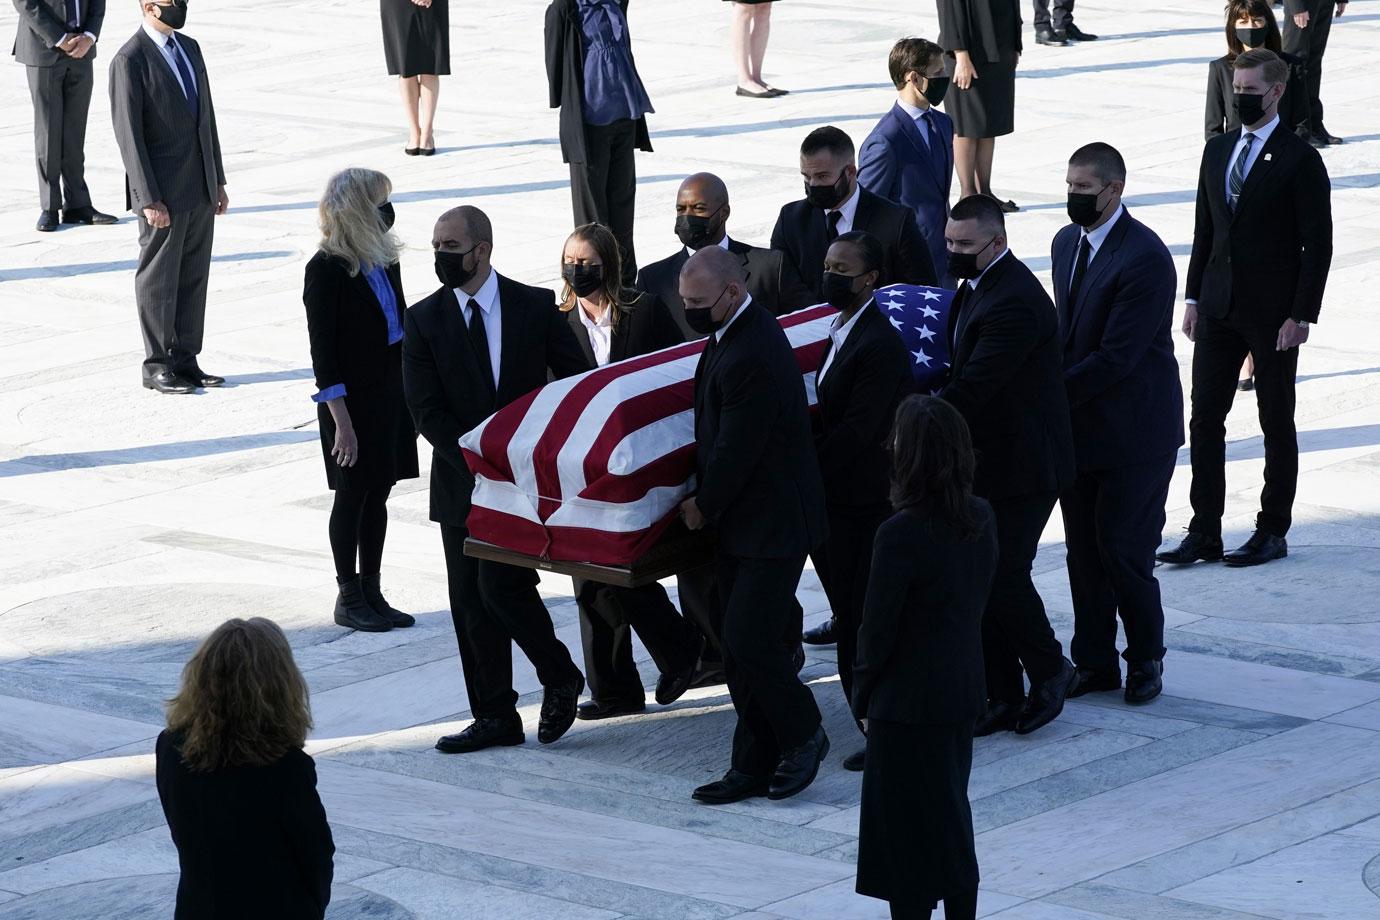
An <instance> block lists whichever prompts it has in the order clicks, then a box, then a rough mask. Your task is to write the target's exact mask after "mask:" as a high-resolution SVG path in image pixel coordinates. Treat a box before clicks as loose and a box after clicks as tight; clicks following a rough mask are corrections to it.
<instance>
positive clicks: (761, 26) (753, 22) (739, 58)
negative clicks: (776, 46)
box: [729, 0, 790, 99]
mask: <svg viewBox="0 0 1380 920" xmlns="http://www.w3.org/2000/svg"><path fill="white" fill-rule="evenodd" d="M729 2H731V3H732V4H733V24H732V25H731V26H730V28H731V29H732V31H733V60H734V61H735V62H736V63H737V64H738V88H737V90H736V93H737V95H739V96H747V97H749V98H751V99H775V98H776V97H777V96H785V95H787V94H788V93H789V92H790V90H785V89H777V88H776V87H775V86H771V85H770V84H768V83H767V81H765V80H763V79H762V60H763V59H764V58H765V57H766V56H767V39H769V38H770V37H771V8H772V2H773V0H729Z"/></svg>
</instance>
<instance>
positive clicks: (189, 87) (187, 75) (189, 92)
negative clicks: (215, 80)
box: [168, 36, 201, 121]
mask: <svg viewBox="0 0 1380 920" xmlns="http://www.w3.org/2000/svg"><path fill="white" fill-rule="evenodd" d="M168 47H170V48H172V55H173V60H174V61H176V62H177V72H178V73H179V74H181V75H182V91H183V92H184V93H185V94H186V96H187V107H188V108H189V109H191V110H192V120H193V121H198V120H199V118H200V114H201V113H200V111H199V109H200V106H199V105H198V101H199V97H198V96H197V91H196V78H195V77H193V76H192V68H191V67H189V66H188V65H187V55H186V53H184V52H183V50H182V46H181V45H179V44H178V43H177V39H175V38H173V37H172V36H168Z"/></svg>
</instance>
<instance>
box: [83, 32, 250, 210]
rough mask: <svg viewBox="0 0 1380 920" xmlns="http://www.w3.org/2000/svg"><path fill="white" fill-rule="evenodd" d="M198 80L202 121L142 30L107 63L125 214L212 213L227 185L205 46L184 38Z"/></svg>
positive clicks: (180, 40) (181, 40)
mask: <svg viewBox="0 0 1380 920" xmlns="http://www.w3.org/2000/svg"><path fill="white" fill-rule="evenodd" d="M177 43H178V44H179V45H180V46H181V47H182V50H183V51H185V52H186V53H187V58H188V60H190V61H191V63H192V71H193V76H194V77H195V78H196V87H197V95H198V100H199V101H198V108H197V118H196V119H195V120H194V119H193V118H192V110H191V108H190V107H189V106H188V105H187V97H186V96H184V95H183V93H182V87H181V85H179V84H178V82H177V78H176V77H175V76H173V72H172V70H171V69H170V68H169V67H168V63H167V60H166V59H165V58H164V57H163V52H162V51H160V50H159V49H158V46H157V45H155V44H154V43H153V39H151V38H149V37H148V35H147V34H145V32H144V30H143V29H142V28H141V29H140V30H139V31H137V32H135V33H134V37H133V38H131V39H130V40H129V41H127V42H125V45H124V47H123V48H121V49H120V50H119V51H118V52H116V54H115V57H114V58H112V59H111V61H110V120H111V122H112V123H113V124H114V126H115V143H116V145H117V146H118V147H119V148H120V159H121V160H123V161H124V164H125V207H126V208H128V209H129V210H131V211H136V212H137V211H140V210H143V209H144V208H145V207H147V206H148V205H150V204H152V203H154V202H155V201H161V202H163V204H165V205H167V207H168V210H169V211H170V212H171V213H173V214H177V213H178V212H184V211H190V210H193V209H195V208H198V207H206V206H208V205H209V206H214V205H215V203H216V200H217V193H218V188H219V186H222V185H224V184H225V166H224V164H222V163H221V157H220V135H219V133H218V132H217V131H216V109H215V106H214V105H213V104H212V102H211V83H210V80H209V79H208V77H207V76H206V59H205V58H203V57H202V55H201V46H200V45H198V44H197V43H196V42H195V41H193V40H192V39H191V38H189V37H188V36H186V35H184V34H183V33H182V32H178V33H177Z"/></svg>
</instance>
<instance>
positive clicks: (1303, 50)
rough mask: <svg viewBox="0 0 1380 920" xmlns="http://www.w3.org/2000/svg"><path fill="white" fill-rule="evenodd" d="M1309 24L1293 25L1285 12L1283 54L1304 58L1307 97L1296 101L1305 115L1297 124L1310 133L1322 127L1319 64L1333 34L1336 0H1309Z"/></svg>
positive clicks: (1304, 82)
mask: <svg viewBox="0 0 1380 920" xmlns="http://www.w3.org/2000/svg"><path fill="white" fill-rule="evenodd" d="M1305 5H1306V6H1307V7H1308V26H1307V28H1303V29H1300V28H1299V27H1298V26H1296V25H1294V17H1293V16H1289V15H1287V14H1286V15H1285V17H1284V35H1283V47H1284V51H1285V53H1286V54H1292V55H1294V56H1295V57H1299V58H1302V59H1303V86H1304V95H1305V97H1306V99H1305V100H1304V102H1303V103H1295V109H1294V110H1295V111H1296V112H1298V111H1302V112H1304V113H1305V117H1304V118H1302V119H1300V123H1301V124H1304V125H1306V126H1307V130H1308V131H1309V132H1310V133H1314V134H1316V133H1319V132H1321V131H1322V130H1323V104H1322V96H1321V90H1322V69H1323V68H1322V63H1323V53H1324V52H1326V51H1327V39H1328V37H1329V36H1330V35H1331V34H1332V14H1333V12H1335V10H1336V9H1337V3H1336V0H1308V2H1307V3H1306V4H1305Z"/></svg>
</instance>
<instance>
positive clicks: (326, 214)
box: [319, 166, 403, 276]
mask: <svg viewBox="0 0 1380 920" xmlns="http://www.w3.org/2000/svg"><path fill="white" fill-rule="evenodd" d="M392 191H393V183H392V182H390V181H389V179H388V177H387V176H385V175H384V174H383V173H381V172H379V171H378V170H375V169H364V168H362V167H358V166H352V167H350V168H349V169H342V170H341V171H340V172H338V173H336V174H335V175H334V176H331V178H330V179H329V180H328V181H327V182H326V190H325V192H323V193H322V195H321V204H320V206H319V214H320V227H321V243H320V249H321V251H322V252H324V253H326V254H327V255H331V256H335V257H336V258H338V259H340V260H341V261H343V262H344V263H345V265H346V267H347V268H348V269H349V270H350V275H351V276H354V275H358V274H359V273H360V272H362V271H363V272H367V271H370V270H371V269H375V268H386V267H387V266H389V265H392V264H393V263H394V262H396V261H398V255H399V253H401V252H402V248H403V247H402V243H401V242H399V241H398V238H397V237H395V236H394V235H393V234H392V232H390V231H389V230H387V229H386V228H385V227H384V226H383V221H382V220H381V219H380V217H379V210H378V209H379V205H380V204H382V203H383V202H384V201H386V200H387V199H388V196H389V195H390V194H391V193H392Z"/></svg>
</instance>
